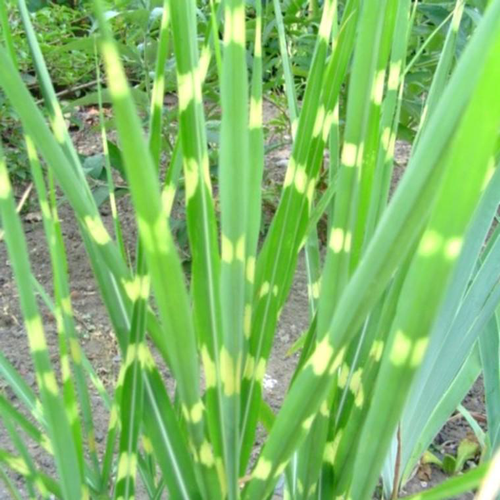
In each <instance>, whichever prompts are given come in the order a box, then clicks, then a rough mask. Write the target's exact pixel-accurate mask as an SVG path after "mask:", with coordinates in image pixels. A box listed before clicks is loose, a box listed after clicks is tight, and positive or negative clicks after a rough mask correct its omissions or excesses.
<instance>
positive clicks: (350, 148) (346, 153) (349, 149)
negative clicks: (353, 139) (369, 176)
mask: <svg viewBox="0 0 500 500" xmlns="http://www.w3.org/2000/svg"><path fill="white" fill-rule="evenodd" d="M357 154H358V148H357V146H356V145H355V144H350V143H346V144H344V149H343V150H342V163H343V164H344V165H345V166H346V167H354V166H355V165H356V161H357Z"/></svg>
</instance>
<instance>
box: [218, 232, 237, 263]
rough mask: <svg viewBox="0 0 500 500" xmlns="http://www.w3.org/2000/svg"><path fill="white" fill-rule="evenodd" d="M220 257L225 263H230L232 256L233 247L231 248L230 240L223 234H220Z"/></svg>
mask: <svg viewBox="0 0 500 500" xmlns="http://www.w3.org/2000/svg"><path fill="white" fill-rule="evenodd" d="M221 247H222V248H221V254H222V255H221V259H222V261H223V262H225V263H226V264H231V262H232V261H233V258H234V249H233V243H232V242H231V240H230V239H229V238H228V237H227V236H225V235H224V234H223V235H221Z"/></svg>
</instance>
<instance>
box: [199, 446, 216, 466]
mask: <svg viewBox="0 0 500 500" xmlns="http://www.w3.org/2000/svg"><path fill="white" fill-rule="evenodd" d="M200 462H201V463H202V464H203V465H205V466H206V467H213V466H214V464H215V460H214V454H213V453H212V447H211V446H210V444H209V442H208V441H207V440H205V441H203V443H202V445H201V448H200Z"/></svg>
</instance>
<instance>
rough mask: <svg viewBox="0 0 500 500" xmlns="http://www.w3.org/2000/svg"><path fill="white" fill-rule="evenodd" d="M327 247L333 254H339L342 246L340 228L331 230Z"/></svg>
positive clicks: (342, 240) (342, 235)
mask: <svg viewBox="0 0 500 500" xmlns="http://www.w3.org/2000/svg"><path fill="white" fill-rule="evenodd" d="M328 246H329V247H330V248H331V250H332V251H333V253H339V252H340V251H341V250H342V247H343V246H344V231H343V230H342V229H341V228H339V227H336V228H334V229H332V232H331V233H330V241H329V244H328Z"/></svg>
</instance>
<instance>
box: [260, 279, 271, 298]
mask: <svg viewBox="0 0 500 500" xmlns="http://www.w3.org/2000/svg"><path fill="white" fill-rule="evenodd" d="M270 288H271V287H270V285H269V281H265V282H264V283H262V286H261V287H260V291H259V298H262V297H265V296H266V295H267V294H268V293H269V290H270Z"/></svg>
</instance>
